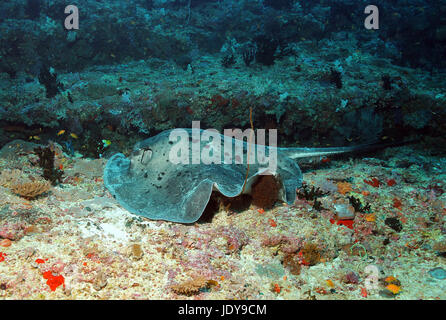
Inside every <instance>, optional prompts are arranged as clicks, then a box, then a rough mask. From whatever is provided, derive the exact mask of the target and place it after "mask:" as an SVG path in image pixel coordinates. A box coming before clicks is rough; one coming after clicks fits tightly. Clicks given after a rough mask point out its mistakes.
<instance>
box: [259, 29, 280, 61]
mask: <svg viewBox="0 0 446 320" xmlns="http://www.w3.org/2000/svg"><path fill="white" fill-rule="evenodd" d="M255 42H256V45H257V51H256V56H255V57H256V61H257V62H258V63H261V64H263V65H265V66H271V65H273V64H274V60H275V59H276V57H275V54H276V50H277V47H278V46H279V42H278V41H276V40H274V39H272V38H268V37H267V36H264V35H262V36H258V37H257V38H256V39H255Z"/></svg>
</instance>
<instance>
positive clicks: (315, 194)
mask: <svg viewBox="0 0 446 320" xmlns="http://www.w3.org/2000/svg"><path fill="white" fill-rule="evenodd" d="M327 194H329V192H324V191H322V190H321V189H320V188H316V187H315V186H311V189H310V188H309V187H308V186H307V185H305V184H304V185H303V186H302V188H301V189H300V190H299V191H297V197H298V198H299V199H304V200H307V201H313V209H315V210H317V211H321V210H322V209H324V208H323V207H322V202H320V201H319V200H318V198H319V197H323V196H326V195H327Z"/></svg>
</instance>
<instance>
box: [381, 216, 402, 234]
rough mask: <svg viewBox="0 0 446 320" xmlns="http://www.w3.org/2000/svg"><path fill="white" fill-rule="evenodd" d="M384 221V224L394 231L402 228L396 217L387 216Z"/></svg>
mask: <svg viewBox="0 0 446 320" xmlns="http://www.w3.org/2000/svg"><path fill="white" fill-rule="evenodd" d="M384 223H385V224H386V226H388V227H390V228H392V229H393V230H395V231H396V232H400V231H401V230H403V225H402V224H401V221H400V220H398V218H387V219H386V220H385V221H384Z"/></svg>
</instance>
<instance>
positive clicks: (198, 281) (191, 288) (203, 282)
mask: <svg viewBox="0 0 446 320" xmlns="http://www.w3.org/2000/svg"><path fill="white" fill-rule="evenodd" d="M215 283H217V282H216V281H212V280H208V279H206V278H205V277H201V276H199V277H196V278H194V279H191V280H187V281H184V282H182V283H179V284H174V285H172V286H170V288H171V289H172V291H173V292H175V293H176V294H181V295H185V296H192V295H195V294H198V293H199V292H200V289H204V288H209V286H211V285H214V284H215Z"/></svg>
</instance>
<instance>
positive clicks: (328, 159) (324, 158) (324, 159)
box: [321, 157, 331, 163]
mask: <svg viewBox="0 0 446 320" xmlns="http://www.w3.org/2000/svg"><path fill="white" fill-rule="evenodd" d="M330 161H331V159H330V158H328V157H322V159H321V162H322V163H329V162H330Z"/></svg>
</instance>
